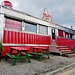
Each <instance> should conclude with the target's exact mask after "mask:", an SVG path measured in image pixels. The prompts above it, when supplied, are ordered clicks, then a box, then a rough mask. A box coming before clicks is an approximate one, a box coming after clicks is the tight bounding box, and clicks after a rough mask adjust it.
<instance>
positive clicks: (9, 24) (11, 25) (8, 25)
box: [5, 19, 22, 30]
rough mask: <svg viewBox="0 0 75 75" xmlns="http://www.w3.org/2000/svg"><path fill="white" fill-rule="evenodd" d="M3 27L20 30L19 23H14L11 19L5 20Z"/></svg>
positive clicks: (20, 25)
mask: <svg viewBox="0 0 75 75" xmlns="http://www.w3.org/2000/svg"><path fill="white" fill-rule="evenodd" d="M5 27H6V28H12V29H17V30H22V24H21V22H19V21H16V20H11V19H5Z"/></svg>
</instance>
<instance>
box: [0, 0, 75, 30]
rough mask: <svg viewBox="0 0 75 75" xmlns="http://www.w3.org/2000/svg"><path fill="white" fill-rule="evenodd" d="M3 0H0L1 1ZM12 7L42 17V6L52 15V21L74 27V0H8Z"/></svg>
mask: <svg viewBox="0 0 75 75" xmlns="http://www.w3.org/2000/svg"><path fill="white" fill-rule="evenodd" d="M2 1H3V0H0V2H2ZM9 1H11V2H12V3H13V8H14V9H17V10H20V11H23V12H26V13H28V14H30V15H33V16H36V17H39V18H42V17H43V15H42V13H43V12H44V8H47V9H48V11H49V13H50V15H51V16H52V22H53V23H56V24H59V25H65V26H67V27H69V26H71V25H72V26H73V27H74V29H75V21H74V20H75V0H9Z"/></svg>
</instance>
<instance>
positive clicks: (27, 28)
mask: <svg viewBox="0 0 75 75" xmlns="http://www.w3.org/2000/svg"><path fill="white" fill-rule="evenodd" d="M36 29H37V25H35V24H32V23H25V29H24V30H25V31H30V32H36Z"/></svg>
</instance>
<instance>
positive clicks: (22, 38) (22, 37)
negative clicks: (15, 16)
mask: <svg viewBox="0 0 75 75" xmlns="http://www.w3.org/2000/svg"><path fill="white" fill-rule="evenodd" d="M23 34H24V33H21V44H23V40H24V35H23Z"/></svg>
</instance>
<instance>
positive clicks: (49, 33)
mask: <svg viewBox="0 0 75 75" xmlns="http://www.w3.org/2000/svg"><path fill="white" fill-rule="evenodd" d="M48 35H51V27H48Z"/></svg>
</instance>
